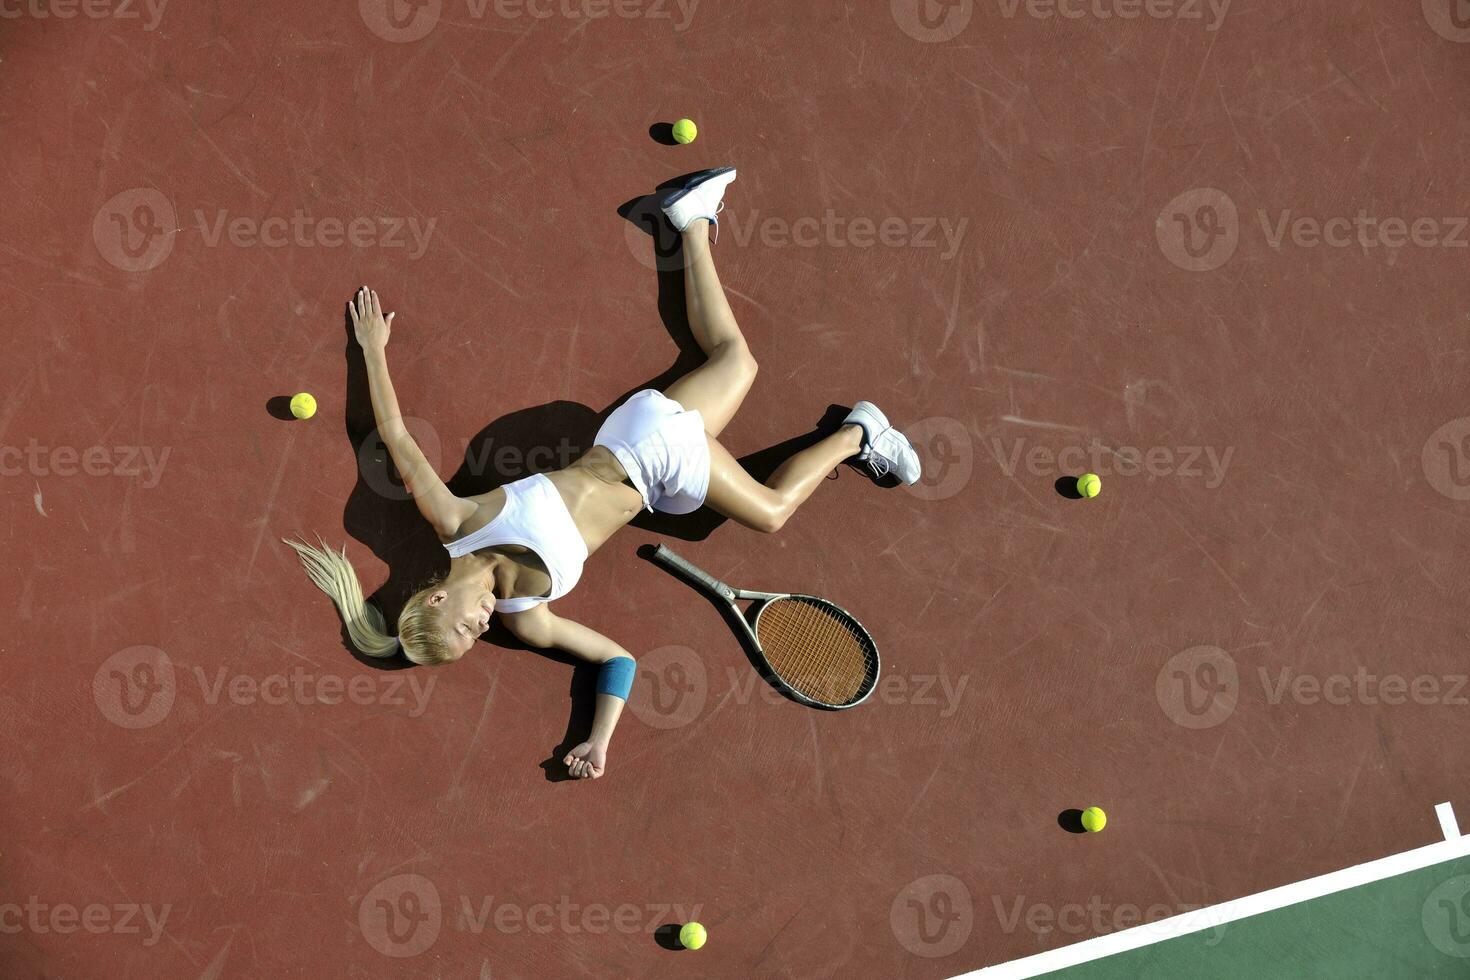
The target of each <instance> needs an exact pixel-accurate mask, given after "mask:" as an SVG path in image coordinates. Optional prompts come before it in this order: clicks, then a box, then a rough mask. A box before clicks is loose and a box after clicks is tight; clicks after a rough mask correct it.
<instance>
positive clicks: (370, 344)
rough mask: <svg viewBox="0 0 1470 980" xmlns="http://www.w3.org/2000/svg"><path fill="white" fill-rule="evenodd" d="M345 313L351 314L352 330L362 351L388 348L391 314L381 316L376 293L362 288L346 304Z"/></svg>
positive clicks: (391, 324) (391, 326)
mask: <svg viewBox="0 0 1470 980" xmlns="http://www.w3.org/2000/svg"><path fill="white" fill-rule="evenodd" d="M347 312H348V313H350V314H352V329H353V330H354V331H355V332H356V333H357V342H358V343H359V344H361V345H362V349H363V350H365V351H374V350H379V351H380V350H382V349H383V348H385V347H387V346H388V334H389V333H390V332H391V331H392V329H393V314H392V313H389V314H388V315H387V316H386V317H385V316H383V305H382V304H381V303H379V302H378V294H377V293H375V292H373V291H372V290H371V289H369V288H367V287H366V286H363V287H362V288H361V289H359V290H358V291H357V296H355V297H354V298H353V300H352V302H350V303H348V304H347Z"/></svg>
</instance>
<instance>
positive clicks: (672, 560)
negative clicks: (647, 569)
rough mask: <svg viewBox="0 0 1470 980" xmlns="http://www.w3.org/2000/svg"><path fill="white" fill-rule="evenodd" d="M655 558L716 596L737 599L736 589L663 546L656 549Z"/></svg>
mask: <svg viewBox="0 0 1470 980" xmlns="http://www.w3.org/2000/svg"><path fill="white" fill-rule="evenodd" d="M653 557H654V559H655V560H656V561H658V562H659V563H660V564H662V565H667V566H668V567H669V568H672V569H674V570H675V571H677V572H680V573H682V574H683V575H685V576H687V577H688V578H691V579H693V580H694V581H695V582H698V583H699V584H700V585H702V586H704V587H705V588H706V589H709V590H710V591H711V592H713V593H715V594H716V595H720V596H723V597H724V598H726V599H734V598H735V590H734V589H732V588H730V587H729V586H728V585H726V584H725V583H724V582H721V581H720V580H719V579H717V578H715V577H714V576H713V575H710V574H709V573H708V572H706V571H704V570H703V569H701V568H697V567H696V566H694V565H692V564H690V563H689V562H687V561H685V560H684V559H683V558H680V557H679V556H678V555H676V554H674V553H673V552H672V551H670V550H669V549H668V548H665V547H664V546H663V545H659V546H658V547H657V548H655V549H654V551H653Z"/></svg>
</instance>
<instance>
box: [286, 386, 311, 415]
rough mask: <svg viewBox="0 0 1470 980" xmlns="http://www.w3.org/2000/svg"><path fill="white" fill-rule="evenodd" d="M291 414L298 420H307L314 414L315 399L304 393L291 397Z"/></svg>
mask: <svg viewBox="0 0 1470 980" xmlns="http://www.w3.org/2000/svg"><path fill="white" fill-rule="evenodd" d="M291 414H292V415H294V416H296V417H297V418H298V419H309V418H311V417H312V416H313V415H315V414H316V399H315V398H313V397H311V395H309V394H307V393H306V392H304V391H303V392H302V393H301V394H299V395H293V396H292V397H291Z"/></svg>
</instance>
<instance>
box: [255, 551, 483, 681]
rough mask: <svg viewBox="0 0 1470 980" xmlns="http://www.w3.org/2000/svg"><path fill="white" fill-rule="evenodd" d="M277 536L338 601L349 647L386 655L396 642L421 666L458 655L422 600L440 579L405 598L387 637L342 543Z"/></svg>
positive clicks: (395, 649)
mask: <svg viewBox="0 0 1470 980" xmlns="http://www.w3.org/2000/svg"><path fill="white" fill-rule="evenodd" d="M281 540H282V541H285V542H286V544H288V545H290V546H291V547H292V548H293V549H294V550H295V552H296V555H297V557H298V558H300V559H301V565H302V567H303V568H305V569H306V574H307V575H308V576H310V577H311V580H312V581H313V582H315V583H316V587H317V588H319V589H321V590H322V591H323V592H325V593H326V594H327V595H328V596H330V597H331V599H332V601H333V602H334V603H336V604H337V611H338V612H340V613H341V614H342V622H343V624H344V625H345V626H346V627H347V635H348V636H349V637H351V638H352V645H353V646H354V647H356V648H357V649H359V650H361V651H362V652H363V653H365V654H367V655H368V656H369V657H391V656H393V654H395V653H397V652H398V649H399V647H400V646H401V647H402V648H403V653H404V655H405V656H406V657H408V659H409V660H412V661H413V662H414V663H416V664H424V665H434V664H443V663H449V662H450V661H452V660H455V659H457V658H456V657H455V656H454V654H453V653H451V652H450V650H449V644H448V643H446V642H445V640H444V632H443V630H441V629H440V627H439V614H438V612H437V611H436V610H435V609H434V608H433V607H432V606H430V605H429V604H428V602H427V600H428V598H429V596H431V595H433V594H434V590H435V589H436V588H437V587H438V586H439V585H440V584H442V582H443V580H442V579H439V580H436V581H433V582H430V583H429V584H428V585H427V586H425V587H424V588H422V589H420V590H419V591H417V592H415V593H414V594H413V595H412V596H410V597H409V600H408V602H407V603H405V604H404V606H403V612H402V613H400V614H399V616H398V635H397V636H392V635H390V634H389V633H388V629H387V626H386V625H385V623H384V621H383V614H382V613H381V612H379V611H378V609H377V607H376V606H372V605H369V604H368V602H367V600H366V599H364V598H363V596H362V583H361V582H359V581H358V579H357V571H356V569H354V568H353V567H352V562H350V561H348V560H347V546H346V545H343V546H342V550H341V551H340V552H338V551H334V550H332V549H331V548H329V547H328V546H327V543H326V542H325V541H322V539H321V538H320V537H318V538H317V541H319V542H320V543H321V547H316V546H315V545H309V544H307V543H306V542H304V541H291V540H288V539H286V538H282V539H281Z"/></svg>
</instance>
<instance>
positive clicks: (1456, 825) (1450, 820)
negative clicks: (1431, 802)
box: [1434, 803, 1460, 840]
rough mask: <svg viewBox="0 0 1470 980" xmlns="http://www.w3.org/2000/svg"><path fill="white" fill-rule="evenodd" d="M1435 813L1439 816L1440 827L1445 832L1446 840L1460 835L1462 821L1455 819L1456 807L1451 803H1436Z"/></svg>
mask: <svg viewBox="0 0 1470 980" xmlns="http://www.w3.org/2000/svg"><path fill="white" fill-rule="evenodd" d="M1434 815H1435V816H1437V817H1439V829H1440V831H1441V832H1443V834H1444V839H1445V840H1454V839H1456V838H1457V837H1459V836H1460V821H1458V820H1456V819H1455V808H1454V806H1452V805H1451V804H1449V803H1436V804H1435V806H1434Z"/></svg>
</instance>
